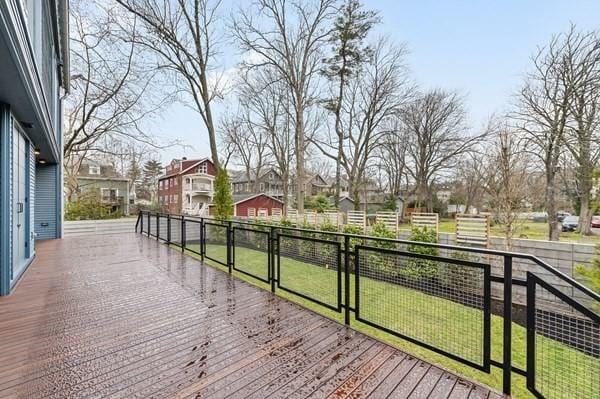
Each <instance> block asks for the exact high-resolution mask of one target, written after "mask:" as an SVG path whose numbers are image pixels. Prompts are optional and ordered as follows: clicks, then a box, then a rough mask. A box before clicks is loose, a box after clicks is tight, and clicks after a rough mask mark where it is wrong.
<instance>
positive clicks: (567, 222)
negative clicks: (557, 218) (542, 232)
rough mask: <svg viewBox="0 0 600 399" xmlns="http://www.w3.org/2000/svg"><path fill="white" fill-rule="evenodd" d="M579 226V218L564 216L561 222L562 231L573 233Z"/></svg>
mask: <svg viewBox="0 0 600 399" xmlns="http://www.w3.org/2000/svg"><path fill="white" fill-rule="evenodd" d="M577 226H579V216H565V218H564V219H563V221H562V231H575V230H577Z"/></svg>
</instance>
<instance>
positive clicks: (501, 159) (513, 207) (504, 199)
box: [484, 124, 528, 250]
mask: <svg viewBox="0 0 600 399" xmlns="http://www.w3.org/2000/svg"><path fill="white" fill-rule="evenodd" d="M496 129H497V130H496V132H495V143H494V147H493V148H492V150H491V152H490V153H489V155H488V157H489V160H488V165H487V168H486V171H487V173H486V179H485V184H484V187H485V190H486V192H487V194H488V195H489V196H490V199H491V203H490V206H491V208H492V209H493V210H494V216H495V217H496V218H497V219H498V221H499V222H500V225H501V227H502V229H503V233H504V239H505V246H506V249H507V250H510V249H511V248H512V239H513V237H514V235H515V232H516V229H517V222H518V213H519V210H521V208H522V207H523V202H524V201H525V200H526V198H527V192H528V189H527V186H528V171H527V157H526V156H524V155H525V154H524V153H523V152H522V151H521V149H519V147H518V138H517V137H515V134H514V132H511V131H509V130H508V128H506V126H505V125H504V124H502V125H497V126H496Z"/></svg>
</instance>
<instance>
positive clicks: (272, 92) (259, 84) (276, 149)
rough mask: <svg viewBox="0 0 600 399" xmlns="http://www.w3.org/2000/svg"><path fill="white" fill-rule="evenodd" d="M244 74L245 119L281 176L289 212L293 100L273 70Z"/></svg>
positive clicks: (285, 205) (265, 155) (242, 77)
mask: <svg viewBox="0 0 600 399" xmlns="http://www.w3.org/2000/svg"><path fill="white" fill-rule="evenodd" d="M244 72H245V73H244V74H243V75H242V76H241V82H240V88H239V95H240V99H241V101H242V102H243V103H244V108H245V109H246V114H245V115H246V120H247V123H249V124H251V125H252V128H253V129H255V130H258V131H260V132H261V137H262V139H263V140H264V141H263V143H264V146H265V148H266V150H267V151H265V153H264V154H263V155H262V157H263V158H265V160H267V159H268V161H269V163H270V162H273V163H274V165H275V167H276V169H277V171H278V172H279V174H280V176H281V179H282V181H283V187H282V191H283V192H282V194H283V201H284V212H287V206H288V202H289V187H290V177H291V173H292V168H293V162H294V128H293V114H292V113H291V106H290V104H291V102H292V99H291V96H290V93H289V90H288V86H287V84H286V83H285V81H283V80H282V79H280V78H279V76H278V74H277V70H275V69H274V68H273V67H269V66H265V67H262V68H251V69H250V70H247V71H244ZM263 164H266V161H265V162H263Z"/></svg>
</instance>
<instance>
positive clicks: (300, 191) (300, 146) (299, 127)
mask: <svg viewBox="0 0 600 399" xmlns="http://www.w3.org/2000/svg"><path fill="white" fill-rule="evenodd" d="M296 98H302V94H300V95H298V94H297V97H296ZM295 136H296V148H295V151H296V187H297V188H296V204H297V206H298V212H299V213H304V196H305V191H306V187H305V186H304V183H305V177H306V176H304V109H303V108H302V107H296V130H295Z"/></svg>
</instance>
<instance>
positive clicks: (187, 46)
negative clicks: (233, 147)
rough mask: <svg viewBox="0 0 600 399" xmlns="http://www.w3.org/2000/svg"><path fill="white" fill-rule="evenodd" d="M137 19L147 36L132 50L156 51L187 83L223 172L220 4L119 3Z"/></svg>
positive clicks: (180, 0)
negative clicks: (217, 112) (218, 116)
mask: <svg viewBox="0 0 600 399" xmlns="http://www.w3.org/2000/svg"><path fill="white" fill-rule="evenodd" d="M116 1H117V2H118V3H119V4H121V5H122V6H123V7H124V8H125V9H126V10H128V11H129V12H130V13H132V14H133V15H135V16H136V17H137V18H138V19H139V21H140V23H141V24H142V26H143V28H144V29H143V31H142V32H141V33H140V34H139V35H137V36H135V37H134V38H133V40H132V43H133V44H136V45H139V46H142V47H144V48H147V49H149V50H151V51H153V52H154V53H155V54H156V55H158V56H159V59H160V60H161V62H162V63H163V65H161V67H162V68H163V69H165V70H168V71H172V72H174V73H175V76H176V77H177V78H179V79H178V80H177V81H181V82H183V83H184V84H183V87H182V90H183V91H184V92H186V93H187V94H188V95H189V96H190V97H191V98H192V103H193V105H194V107H193V108H194V110H195V111H197V112H198V113H199V114H200V116H201V118H202V121H203V122H204V126H205V127H206V130H207V131H208V139H209V143H210V151H211V156H212V161H213V163H214V164H215V166H217V167H219V165H220V164H219V154H218V148H217V139H216V131H215V126H214V122H213V112H212V103H213V101H214V100H215V98H217V97H218V96H220V95H221V91H220V90H221V89H222V88H223V87H222V86H223V82H222V79H223V74H222V73H218V72H217V71H216V62H215V59H216V57H217V55H218V44H219V36H218V35H217V30H218V15H217V10H218V7H219V5H220V3H221V1H220V0H215V1H214V2H213V1H210V0H177V1H171V0H116Z"/></svg>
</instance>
